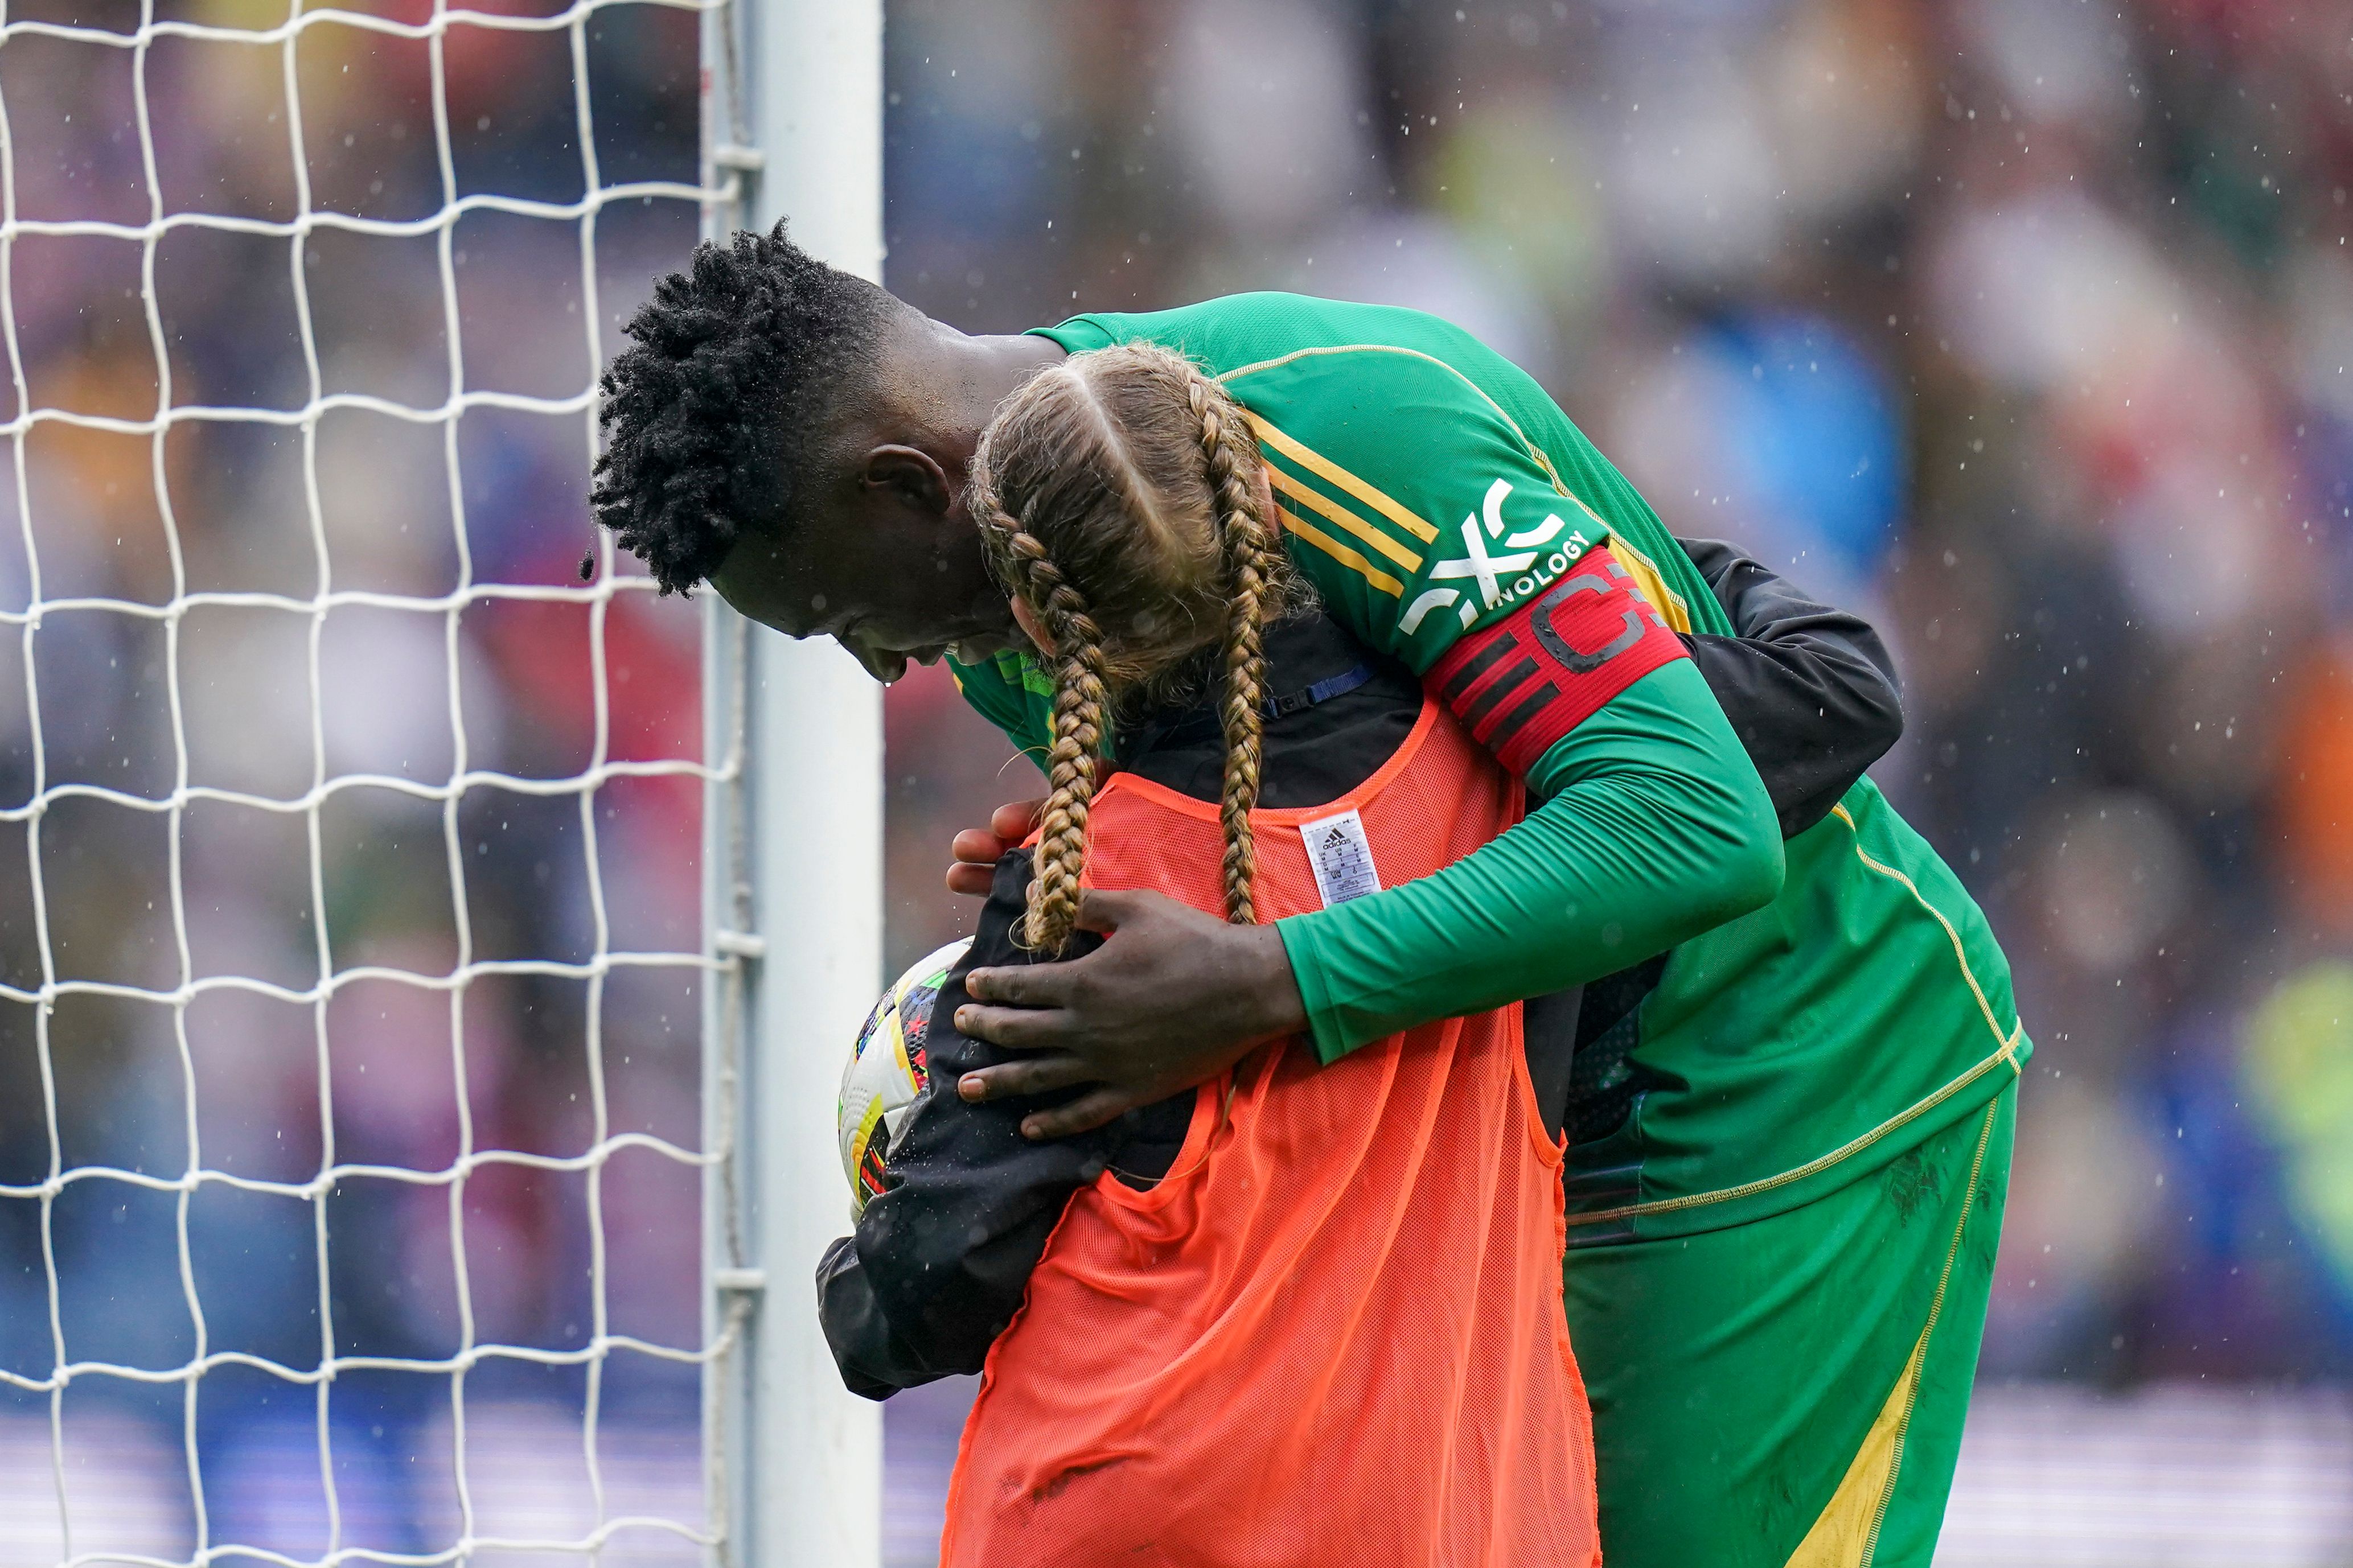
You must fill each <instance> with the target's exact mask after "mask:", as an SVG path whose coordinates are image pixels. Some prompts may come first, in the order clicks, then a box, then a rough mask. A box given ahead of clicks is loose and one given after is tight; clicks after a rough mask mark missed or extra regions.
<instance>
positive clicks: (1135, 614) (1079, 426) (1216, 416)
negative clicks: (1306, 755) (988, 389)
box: [969, 343, 1299, 952]
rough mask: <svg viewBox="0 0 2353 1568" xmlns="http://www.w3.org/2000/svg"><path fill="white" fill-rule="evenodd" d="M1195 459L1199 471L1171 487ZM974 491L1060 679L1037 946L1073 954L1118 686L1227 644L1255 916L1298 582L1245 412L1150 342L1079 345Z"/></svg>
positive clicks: (1013, 415)
mask: <svg viewBox="0 0 2353 1568" xmlns="http://www.w3.org/2000/svg"><path fill="white" fill-rule="evenodd" d="M1180 411H1181V417H1180V416H1179V415H1180ZM1193 467H1198V468H1200V469H1201V474H1200V477H1199V480H1198V482H1196V483H1193V484H1189V485H1188V484H1184V483H1181V482H1176V476H1179V475H1184V474H1186V471H1187V468H1193ZM1188 477H1189V476H1188ZM1155 480H1157V482H1155ZM1008 494H1011V495H1015V496H1019V497H1023V498H1025V500H1026V505H1025V508H1024V513H1023V515H1022V516H1016V515H1015V514H1014V513H1013V512H1011V511H1009V510H1007V508H1006V503H1005V499H1004V498H1005V496H1006V495H1008ZM969 504H970V506H971V510H972V514H973V518H974V521H976V522H977V523H978V524H979V526H980V530H981V538H982V540H983V542H984V543H985V545H986V547H987V551H988V557H989V562H990V564H991V566H992V568H993V569H994V570H995V572H996V573H997V577H998V579H999V580H1000V581H1001V582H1003V583H1004V584H1006V586H1007V587H1008V589H1009V590H1010V591H1011V593H1012V595H1013V609H1014V615H1015V616H1016V618H1017V619H1018V621H1019V622H1020V623H1021V625H1022V626H1023V627H1024V629H1025V630H1026V631H1028V633H1029V637H1030V638H1031V640H1032V641H1033V642H1035V643H1036V644H1037V645H1038V647H1039V649H1040V651H1041V652H1043V653H1044V654H1045V656H1046V658H1048V659H1050V661H1051V668H1052V669H1053V672H1054V674H1053V679H1054V741H1053V746H1052V749H1051V750H1050V752H1048V755H1047V782H1048V786H1049V788H1050V790H1051V791H1052V795H1051V796H1050V802H1049V804H1048V805H1047V808H1046V813H1045V817H1044V821H1043V825H1042V833H1043V837H1042V842H1041V845H1040V847H1039V856H1038V889H1037V892H1036V893H1035V894H1034V895H1033V898H1032V900H1031V907H1030V911H1029V941H1030V943H1031V945H1032V946H1034V947H1036V948H1039V949H1042V950H1044V951H1046V952H1060V950H1061V948H1062V947H1063V946H1064V944H1065V943H1066V942H1068V941H1069V940H1070V935H1071V925H1072V921H1074V920H1075V918H1076V915H1077V910H1078V897H1079V881H1080V871H1081V868H1082V865H1083V862H1084V858H1085V846H1086V828H1087V811H1088V806H1089V804H1090V803H1091V802H1092V799H1093V796H1094V790H1095V784H1096V771H1097V766H1098V757H1099V753H1100V751H1101V748H1102V743H1103V716H1104V710H1105V708H1106V705H1107V702H1108V693H1110V692H1112V691H1113V690H1124V691H1130V692H1133V691H1136V690H1139V689H1150V688H1151V686H1152V685H1153V683H1154V682H1155V681H1164V682H1165V681H1166V679H1168V678H1169V677H1170V676H1171V675H1172V674H1176V673H1180V672H1182V671H1184V670H1185V669H1186V668H1187V665H1188V664H1189V663H1191V662H1193V661H1194V660H1195V659H1196V658H1197V657H1198V656H1199V655H1201V654H1203V653H1206V652H1208V651H1209V650H1211V649H1212V648H1214V649H1215V650H1216V652H1217V655H1218V663H1219V673H1220V675H1221V677H1222V688H1221V690H1222V696H1221V698H1220V700H1219V717H1220V719H1221V721H1222V722H1223V725H1224V731H1225V742H1226V759H1225V787H1224V790H1223V793H1222V795H1221V798H1220V801H1219V823H1220V825H1221V826H1222V828H1223V830H1224V835H1225V854H1224V859H1223V869H1224V876H1225V910H1224V912H1225V915H1226V918H1227V919H1228V920H1229V921H1232V922H1233V923H1234V924H1236V925H1250V924H1253V923H1255V919H1254V916H1253V914H1252V904H1251V898H1250V879H1251V872H1252V870H1253V868H1254V867H1255V864H1256V859H1255V856H1254V853H1253V850H1252V847H1251V837H1250V808H1251V807H1252V806H1253V805H1256V804H1257V801H1258V794H1259V772H1260V766H1261V756H1260V742H1261V721H1260V713H1259V707H1260V704H1261V702H1262V701H1263V700H1264V696H1265V693H1264V685H1265V659H1264V652H1263V646H1262V645H1263V642H1264V637H1265V627H1266V625H1267V623H1269V622H1271V621H1274V620H1279V619H1281V618H1282V613H1283V611H1284V609H1285V607H1286V605H1288V604H1289V603H1290V602H1291V601H1293V599H1294V598H1296V597H1297V596H1298V593H1299V588H1298V578H1297V574H1295V573H1294V572H1293V570H1292V568H1291V563H1290V560H1289V558H1288V557H1287V556H1285V555H1284V553H1283V551H1282V544H1281V542H1279V541H1278V540H1277V539H1276V537H1275V534H1274V529H1273V519H1274V505H1273V501H1272V500H1271V496H1270V494H1269V493H1268V486H1267V481H1266V478H1265V474H1264V470H1263V469H1262V468H1261V466H1260V463H1259V458H1258V443H1257V441H1256V439H1255V438H1254V437H1251V436H1250V428H1249V425H1248V423H1247V421H1246V420H1245V419H1244V417H1243V416H1242V412H1241V410H1240V408H1239V407H1238V406H1236V405H1235V404H1234V402H1233V400H1232V399H1231V398H1229V397H1228V396H1227V395H1226V394H1225V392H1224V390H1223V389H1222V388H1220V387H1219V385H1218V384H1217V383H1215V382H1213V381H1211V380H1210V379H1209V378H1208V376H1207V375H1205V374H1202V373H1201V371H1200V370H1199V368H1198V366H1195V365H1194V364H1192V363H1189V362H1188V361H1187V360H1186V359H1185V358H1184V357H1183V356H1182V355H1180V354H1177V353H1172V352H1171V351H1169V350H1167V349H1165V348H1161V347H1158V346H1157V345H1155V344H1151V343H1132V344H1127V345H1124V346H1122V347H1118V348H1110V349H1102V350H1098V351H1096V352H1095V353H1092V354H1084V355H1078V356H1074V357H1073V358H1071V359H1069V360H1065V361H1064V362H1062V363H1060V364H1059V365H1054V366H1051V367H1050V368H1049V369H1047V370H1045V371H1043V372H1041V373H1040V374H1039V375H1038V376H1037V377H1036V378H1035V379H1033V380H1032V381H1031V382H1030V383H1029V385H1028V386H1026V387H1025V388H1023V389H1022V391H1021V392H1020V393H1019V394H1018V395H1016V396H1015V397H1014V398H1013V399H1012V400H1011V401H1010V402H1009V403H1008V405H1006V407H1005V408H1004V410H1003V411H1002V412H1001V413H1000V414H999V415H998V416H997V420H996V421H995V422H994V423H993V424H991V425H990V426H989V427H988V429H987V431H986V432H984V433H983V434H982V436H981V439H980V446H979V447H978V449H977V450H976V452H975V453H974V456H973V466H972V477H971V486H970V500H969ZM1025 518H1028V519H1030V520H1032V521H1025ZM1082 583H1084V584H1087V586H1086V587H1084V588H1082V587H1081V586H1080V584H1082ZM1106 627H1108V628H1110V629H1109V630H1108V631H1106V629H1105V628H1106Z"/></svg>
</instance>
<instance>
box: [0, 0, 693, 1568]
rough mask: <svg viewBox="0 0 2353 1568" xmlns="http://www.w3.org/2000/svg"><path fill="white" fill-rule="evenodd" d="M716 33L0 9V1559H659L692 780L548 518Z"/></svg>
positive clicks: (642, 629)
mask: <svg viewBox="0 0 2353 1568" xmlns="http://www.w3.org/2000/svg"><path fill="white" fill-rule="evenodd" d="M723 4H724V0H576V3H573V4H565V0H464V3H462V4H461V3H459V0H347V4H344V5H334V6H326V7H322V6H319V5H306V4H305V0H276V3H275V4H274V5H273V4H265V3H263V0H254V3H251V4H245V3H240V0H189V3H174V0H99V3H96V4H92V3H90V0H77V3H67V0H42V3H27V0H7V3H6V4H5V10H0V340H5V355H6V370H7V375H6V381H5V387H0V414H5V426H0V428H5V434H6V437H7V439H6V441H5V444H0V512H5V513H6V514H7V515H6V517H5V519H0V626H5V631H0V819H5V823H6V824H7V825H8V826H6V827H5V828H0V1562H5V1563H74V1564H79V1563H151V1564H152V1563H191V1564H197V1563H280V1564H291V1563H304V1564H312V1563H316V1564H327V1563H356V1562H370V1563H374V1562H399V1563H562V1562H575V1561H594V1562H599V1563H606V1564H620V1563H693V1562H700V1561H703V1560H704V1556H705V1552H706V1550H707V1548H708V1547H709V1546H710V1543H711V1542H712V1539H713V1536H714V1533H715V1531H716V1530H717V1528H718V1527H717V1525H716V1523H715V1522H714V1521H715V1519H716V1517H717V1514H716V1512H715V1511H714V1510H715V1509H716V1506H717V1505H716V1504H715V1503H714V1502H713V1501H712V1499H713V1498H714V1497H715V1495H716V1489H714V1488H713V1487H712V1486H711V1485H709V1484H708V1472H709V1468H710V1467H709V1466H708V1465H707V1464H706V1457H705V1454H704V1452H703V1437H702V1417H701V1415H700V1407H701V1390H702V1380H703V1377H704V1374H705V1370H706V1367H707V1365H708V1363H711V1362H712V1360H713V1359H714V1358H715V1357H718V1356H720V1355H722V1354H723V1353H724V1352H725V1350H726V1348H727V1345H728V1342H729V1341H730V1338H731V1335H732V1334H733V1330H732V1329H731V1328H730V1326H729V1323H728V1320H727V1319H726V1318H725V1316H724V1315H723V1314H706V1311H705V1306H704V1302H703V1294H704V1289H703V1268H702V1256H701V1250H700V1248H701V1226H702V1217H701V1216H702V1212H703V1202H704V1199H703V1196H702V1193H703V1188H704V1183H705V1178H706V1173H707V1170H708V1167H710V1166H711V1164H712V1163H713V1162H714V1161H717V1160H720V1159H721V1158H723V1150H721V1149H717V1148H714V1147H712V1145H711V1144H710V1143H709V1142H707V1141H706V1139H705V1137H704V1135H703V1131H702V1128H703V1125H704V1115H705V1112H704V1106H703V1097H702V1083H701V1081H700V1080H701V1077H702V1072H701V1067H700V1051H701V1048H702V1047H701V1037H702V1028H701V1026H700V1022H699V1020H700V1016H701V1010H702V1008H703V1007H704V1005H706V1002H707V1001H708V1000H709V998H708V997H707V996H706V994H705V993H706V990H707V988H710V987H714V986H717V987H724V986H727V985H730V984H733V983H734V982H733V974H734V966H735V963H736V962H737V961H736V960H735V959H734V958H733V957H730V956H727V955H723V954H718V953H715V952H713V951H712V949H711V947H710V946H709V945H708V944H707V943H706V941H705V937H704V931H703V925H704V922H703V920H702V902H701V900H702V891H701V888H702V883H701V877H702V872H701V869H700V861H701V854H700V834H701V826H700V825H701V822H702V816H703V813H704V810H705V795H706V792H708V791H713V790H724V789H726V788H727V787H729V784H730V781H731V780H732V778H733V773H734V764H733V760H732V758H733V756H734V755H735V754H737V753H738V752H739V751H740V748H737V747H730V746H724V745H723V746H722V747H720V748H719V752H720V754H719V755H716V756H712V757H706V754H705V742H704V737H703V732H702V722H703V710H702V695H701V693H700V690H699V683H700V680H701V668H702V664H701V651H700V650H701V640H700V639H701V637H702V627H701V615H700V613H699V612H700V610H701V606H700V605H684V604H681V603H680V602H678V601H675V600H670V601H664V600H661V599H659V597H658V596H657V595H655V594H654V593H652V592H650V591H649V590H650V588H651V584H650V583H649V582H648V580H647V579H646V578H645V577H644V576H643V575H642V574H639V573H638V571H637V570H636V568H635V564H634V563H632V562H629V561H628V560H627V559H626V558H622V559H617V558H616V555H615V552H613V550H612V548H611V546H610V544H609V542H607V541H606V540H603V539H600V538H592V537H591V533H592V530H591V529H590V527H589V524H588V510H587V507H586V489H587V479H588V469H589V465H590V462H591V459H592V455H593V453H594V450H595V447H596V386H595V382H596V374H597V372H598V370H599V369H600V367H601V366H602V364H603V363H605V361H606V359H607V356H608V355H609V354H610V353H611V352H612V351H613V350H614V348H615V347H616V341H615V340H616V337H617V323H618V321H620V320H622V319H624V318H625V317H626V315H627V314H628V311H629V310H631V309H632V308H634V306H635V305H636V303H637V302H638V300H639V299H640V298H642V296H643V293H644V291H645V289H647V287H648V286H649V279H651V278H653V277H655V276H657V275H659V273H661V272H663V271H665V270H668V269H670V268H672V267H675V266H676V265H678V263H679V262H680V261H681V259H682V258H683V257H684V255H685V253H686V250H687V248H688V247H689V246H691V243H692V242H693V240H694V239H695V237H696V236H697V234H698V232H699V229H700V227H701V226H702V222H703V221H704V215H705V213H706V212H707V211H710V210H712V209H713V208H714V207H716V206H717V205H718V204H719V203H720V202H721V200H722V199H723V194H722V193H721V192H718V191H716V190H714V188H713V185H712V182H711V181H710V180H708V179H707V178H706V177H705V176H704V174H703V169H704V163H703V162H702V153H701V151H700V142H699V134H698V126H699V122H700V117H701V113H702V110H701V108H700V107H699V104H698V91H699V89H698V67H699V51H700V47H701V46H700V37H701V35H702V29H703V27H704V25H705V22H706V19H707V18H706V16H705V13H707V12H710V11H712V10H714V9H715V8H717V7H719V6H721V5H723ZM469 5H471V6H472V7H473V8H468V6H469ZM584 553H586V554H589V555H590V557H591V559H590V562H589V570H588V574H587V576H586V580H583V579H582V578H581V577H580V576H578V575H577V574H576V572H575V568H576V567H577V566H578V564H579V563H580V561H581V558H582V556H583V554H584ZM717 706H718V710H720V711H722V712H724V711H726V704H724V703H721V704H718V705H717ZM739 733H740V731H739ZM722 739H724V737H722ZM712 1124H713V1125H716V1126H721V1127H724V1126H727V1125H730V1124H731V1123H730V1120H729V1119H728V1118H727V1117H725V1116H719V1117H715V1118H713V1120H712Z"/></svg>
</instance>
